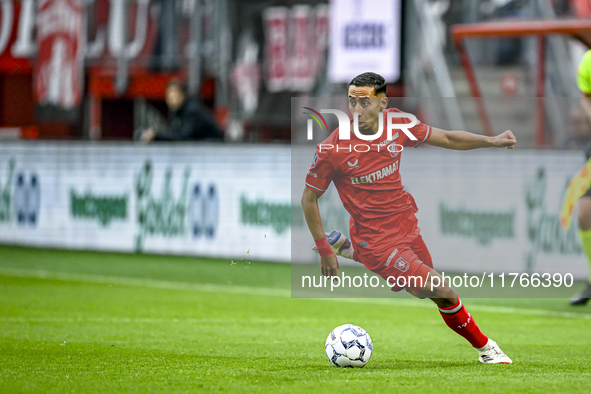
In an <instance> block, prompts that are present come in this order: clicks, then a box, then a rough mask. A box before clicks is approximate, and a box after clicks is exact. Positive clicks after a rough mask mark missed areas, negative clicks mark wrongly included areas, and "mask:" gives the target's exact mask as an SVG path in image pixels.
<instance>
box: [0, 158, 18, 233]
mask: <svg viewBox="0 0 591 394" xmlns="http://www.w3.org/2000/svg"><path fill="white" fill-rule="evenodd" d="M15 168H16V163H15V161H14V159H10V161H9V162H8V170H7V177H6V182H5V183H4V186H3V185H2V179H0V223H6V222H10V220H11V218H12V217H11V208H12V185H13V181H14V171H15Z"/></svg>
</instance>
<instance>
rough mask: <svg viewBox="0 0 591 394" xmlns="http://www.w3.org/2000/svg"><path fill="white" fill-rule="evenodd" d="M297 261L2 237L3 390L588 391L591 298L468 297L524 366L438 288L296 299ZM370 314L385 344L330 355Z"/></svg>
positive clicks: (371, 326)
mask: <svg viewBox="0 0 591 394" xmlns="http://www.w3.org/2000/svg"><path fill="white" fill-rule="evenodd" d="M289 286H290V266H289V265H286V264H272V263H257V262H252V263H251V264H248V263H245V262H244V261H240V262H239V263H237V264H232V263H231V262H230V260H212V259H199V258H190V257H170V256H152V255H125V254H115V253H91V252H71V251H56V250H37V249H28V248H18V247H0V392H2V393H17V392H18V393H21V392H30V393H52V392H56V393H57V392H59V393H66V392H67V393H114V392H124V393H125V392H139V393H147V392H161V393H172V392H232V393H240V392H247V393H251V392H268V393H306V392H310V393H325V392H327V393H328V392H338V393H377V392H384V393H399V392H404V393H456V392H457V393H471V392H475V393H493V392H512V393H515V392H518V393H522V392H523V393H527V392H531V393H566V392H573V393H575V392H578V393H583V392H590V391H591V306H589V307H583V308H578V309H575V308H572V307H569V306H568V302H567V300H564V299H548V300H541V299H519V300H517V299H496V300H493V299H465V300H464V303H465V305H466V306H467V307H468V309H469V310H470V311H471V313H472V315H474V317H475V318H476V319H477V322H478V323H479V325H480V327H481V328H482V329H483V331H484V332H485V333H486V334H487V335H489V336H491V337H492V338H493V339H495V340H496V341H497V342H498V343H499V344H500V345H501V347H502V348H503V350H504V351H505V352H506V353H507V354H508V355H509V356H510V357H512V358H513V361H514V364H513V365H481V364H479V363H478V362H477V352H476V351H475V350H473V349H471V347H470V345H469V344H468V343H467V342H466V341H465V340H464V339H462V338H461V337H459V336H458V335H456V334H454V333H453V332H452V331H451V330H449V329H448V328H447V326H445V324H444V323H443V321H442V319H441V317H440V316H439V314H438V312H437V309H436V308H435V306H434V305H432V304H431V302H430V301H428V300H414V299H360V300H327V299H292V298H290V288H289ZM344 323H354V324H358V325H360V326H362V327H364V328H365V329H366V330H368V332H369V333H370V335H371V337H372V339H373V341H374V355H373V357H372V359H371V360H370V362H369V364H368V365H367V366H366V367H365V368H361V369H338V368H335V367H332V366H331V365H330V364H329V362H328V360H327V359H326V356H325V354H324V341H325V339H326V336H327V335H328V333H329V332H330V330H331V329H332V328H334V327H336V326H338V325H340V324H344Z"/></svg>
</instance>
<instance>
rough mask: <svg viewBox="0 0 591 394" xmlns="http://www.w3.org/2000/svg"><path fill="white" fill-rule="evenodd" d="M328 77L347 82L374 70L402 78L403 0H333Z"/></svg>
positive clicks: (391, 80) (391, 79) (390, 76)
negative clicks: (401, 24) (401, 26)
mask: <svg viewBox="0 0 591 394" xmlns="http://www.w3.org/2000/svg"><path fill="white" fill-rule="evenodd" d="M330 5H331V8H330V33H331V34H330V37H331V41H330V51H329V54H330V55H329V78H330V80H331V81H332V82H336V83H347V82H349V81H351V79H353V77H355V76H356V75H358V74H361V73H363V72H365V71H369V70H371V71H373V72H376V73H378V74H380V75H382V76H383V77H384V78H386V81H387V82H394V81H396V80H397V79H398V78H399V77H400V42H401V39H400V13H401V2H400V0H331V3H330Z"/></svg>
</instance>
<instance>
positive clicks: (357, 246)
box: [302, 72, 516, 364]
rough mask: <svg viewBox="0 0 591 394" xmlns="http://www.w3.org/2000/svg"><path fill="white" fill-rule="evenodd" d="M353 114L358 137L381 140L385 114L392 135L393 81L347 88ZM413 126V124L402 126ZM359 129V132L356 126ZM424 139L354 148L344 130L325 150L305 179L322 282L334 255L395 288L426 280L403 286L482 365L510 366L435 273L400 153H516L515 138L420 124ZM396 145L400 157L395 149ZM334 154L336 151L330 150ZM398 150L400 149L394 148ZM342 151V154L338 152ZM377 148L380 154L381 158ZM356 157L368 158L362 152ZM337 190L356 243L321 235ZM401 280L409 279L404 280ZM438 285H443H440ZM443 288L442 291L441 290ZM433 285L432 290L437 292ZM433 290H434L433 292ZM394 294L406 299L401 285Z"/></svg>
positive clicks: (358, 82)
mask: <svg viewBox="0 0 591 394" xmlns="http://www.w3.org/2000/svg"><path fill="white" fill-rule="evenodd" d="M348 96H349V110H350V112H351V114H352V115H353V114H354V113H358V114H359V121H358V126H359V132H360V133H361V134H363V135H375V134H376V133H377V132H378V129H379V116H380V112H381V111H383V112H384V114H383V116H384V119H383V125H384V129H385V127H386V126H385V125H386V124H387V123H386V117H387V114H388V113H389V112H400V111H398V110H397V109H394V108H391V109H386V107H387V105H388V98H387V97H386V81H385V80H384V78H383V77H382V76H380V75H378V74H375V73H371V72H367V73H363V74H360V75H358V76H357V77H355V78H354V79H353V80H352V81H351V83H350V84H349V87H348ZM402 122H404V123H409V122H410V120H409V119H405V120H402ZM351 127H353V124H352V125H351ZM409 131H410V133H412V134H413V135H414V137H415V138H416V139H417V140H416V141H414V140H412V139H410V137H409V136H407V135H406V134H405V133H404V132H402V131H399V132H396V133H394V132H393V134H394V135H392V139H391V140H388V136H387V133H386V132H385V130H384V132H383V133H382V135H381V136H380V137H378V138H377V139H375V140H374V141H371V142H368V141H365V140H362V139H360V138H358V137H357V136H356V135H355V134H354V133H353V132H352V133H351V139H350V140H344V139H343V140H342V139H339V132H338V129H337V130H335V131H334V132H333V133H332V134H331V135H330V136H329V137H328V138H327V139H326V140H324V141H323V142H322V143H320V144H318V145H317V147H316V154H315V157H314V162H313V163H312V168H310V171H309V172H308V175H307V177H306V187H305V189H304V193H303V196H302V207H303V210H304V215H305V217H306V222H307V223H308V228H309V229H310V232H311V233H312V236H313V238H314V241H315V243H316V249H317V251H318V252H319V254H320V270H321V272H322V275H324V276H328V277H332V276H336V275H337V270H338V269H339V264H338V261H337V256H336V255H335V251H336V252H337V253H338V254H339V255H342V256H344V257H349V258H353V259H354V260H355V261H358V262H361V263H362V264H363V265H365V266H366V267H367V268H368V269H369V270H371V271H372V272H374V273H376V274H378V275H380V276H381V277H382V278H384V279H387V278H389V277H390V278H391V279H390V280H389V283H392V282H393V280H392V278H398V277H400V276H404V277H405V278H406V279H408V278H410V277H413V276H414V277H415V278H416V277H420V278H422V286H421V281H418V280H416V279H415V280H414V283H413V281H412V280H408V281H406V279H405V281H401V280H397V281H396V282H397V283H410V285H406V286H405V290H406V291H407V292H409V293H410V294H412V295H414V296H415V297H418V298H430V299H431V300H432V301H433V302H435V304H437V306H438V307H439V311H440V313H441V316H442V317H443V320H444V321H445V323H446V324H447V325H448V326H449V328H451V329H452V330H453V331H455V332H456V333H458V334H460V335H461V336H463V337H464V338H466V339H467V340H468V342H470V344H471V345H472V346H473V347H475V348H476V349H477V350H478V352H479V354H480V356H479V358H478V360H479V361H480V362H482V363H488V364H511V362H512V361H511V359H510V358H509V357H508V356H507V355H506V354H505V353H503V351H502V350H501V349H500V348H499V346H498V345H497V344H496V342H495V341H493V340H492V339H489V338H488V337H487V336H486V335H484V334H483V333H482V332H481V331H480V328H478V325H477V324H476V322H475V321H474V318H473V317H472V316H471V315H470V313H468V311H467V310H466V308H465V307H464V305H462V302H461V301H460V299H459V298H458V295H457V294H456V292H455V291H454V290H453V289H452V288H451V287H450V286H449V285H447V284H446V283H445V282H444V281H442V279H441V276H440V275H439V274H438V273H437V271H435V270H434V269H433V262H432V260H431V255H430V254H429V251H428V249H427V246H426V245H425V243H424V242H423V238H422V237H421V234H420V229H419V227H418V226H417V224H418V223H417V218H416V216H415V212H417V210H418V209H417V207H416V205H415V201H414V199H413V197H412V196H411V195H410V194H409V193H408V192H406V191H405V190H404V189H403V185H402V183H401V180H400V173H399V171H398V170H399V168H400V157H401V152H400V148H399V146H404V147H416V146H418V145H419V144H421V143H426V144H429V145H433V146H438V147H441V148H447V149H457V150H468V149H476V148H489V147H497V148H505V147H506V148H510V149H511V148H513V147H514V146H515V143H516V139H515V136H514V135H513V133H512V132H511V131H510V130H507V131H505V132H504V133H502V134H500V135H497V136H496V137H485V136H480V135H476V134H472V133H468V132H464V131H445V130H441V129H437V128H434V127H430V126H427V125H425V124H423V123H420V122H419V123H418V124H417V125H415V126H414V127H410V128H409ZM356 144H364V145H368V144H371V146H373V147H374V149H372V150H371V151H368V152H356V151H355V145H356ZM390 144H397V146H398V149H395V148H388V146H389V145H390ZM330 146H333V147H334V148H333V149H330ZM393 146H394V147H396V146H395V145H393ZM337 147H338V149H336V148H337ZM378 147H381V148H382V149H380V150H379V151H378ZM357 150H360V151H362V150H366V148H361V149H357ZM330 182H334V184H335V187H336V188H337V191H338V192H339V196H340V198H341V201H342V203H343V205H344V207H345V209H346V210H347V211H348V212H349V213H350V214H351V222H350V235H351V241H352V242H351V241H349V240H348V239H347V238H346V237H345V236H344V235H343V234H342V233H341V232H337V231H333V232H332V233H331V234H328V238H327V236H326V234H325V233H324V230H323V228H322V220H321V217H320V212H319V210H318V199H319V198H320V197H321V196H322V194H323V193H324V192H325V191H326V189H327V188H328V186H329V185H330ZM401 279H402V278H401ZM434 279H438V281H436V280H434ZM442 282H443V284H442V285H439V286H436V285H437V283H442ZM432 285H433V286H432ZM432 289H433V290H432ZM392 290H393V291H400V290H402V288H400V287H399V286H398V285H394V287H392Z"/></svg>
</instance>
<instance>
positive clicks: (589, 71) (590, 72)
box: [570, 50, 591, 305]
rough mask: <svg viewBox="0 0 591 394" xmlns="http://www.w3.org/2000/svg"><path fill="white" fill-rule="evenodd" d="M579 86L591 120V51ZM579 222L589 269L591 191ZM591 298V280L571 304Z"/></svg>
mask: <svg viewBox="0 0 591 394" xmlns="http://www.w3.org/2000/svg"><path fill="white" fill-rule="evenodd" d="M577 85H578V86H579V89H580V90H581V92H583V94H584V95H585V97H583V99H582V101H581V107H582V109H583V111H584V112H585V114H586V116H587V118H588V119H591V50H589V51H587V52H586V53H585V55H584V56H583V59H582V60H581V63H580V64H579V71H578V75H577ZM586 145H587V146H586V147H584V149H585V154H586V155H587V159H589V157H590V156H591V146H590V144H589V141H587V144H586ZM577 219H578V221H579V234H580V236H581V241H582V242H581V243H582V244H583V250H584V251H585V255H586V256H587V260H588V262H589V267H590V268H591V189H589V190H588V191H587V193H585V194H584V195H583V196H582V197H581V198H580V199H579V213H578V217H577ZM589 298H591V278H589V284H587V287H586V288H585V290H583V292H582V293H580V294H577V295H576V296H574V297H573V298H572V299H571V300H570V303H571V305H585V304H587V302H589Z"/></svg>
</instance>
